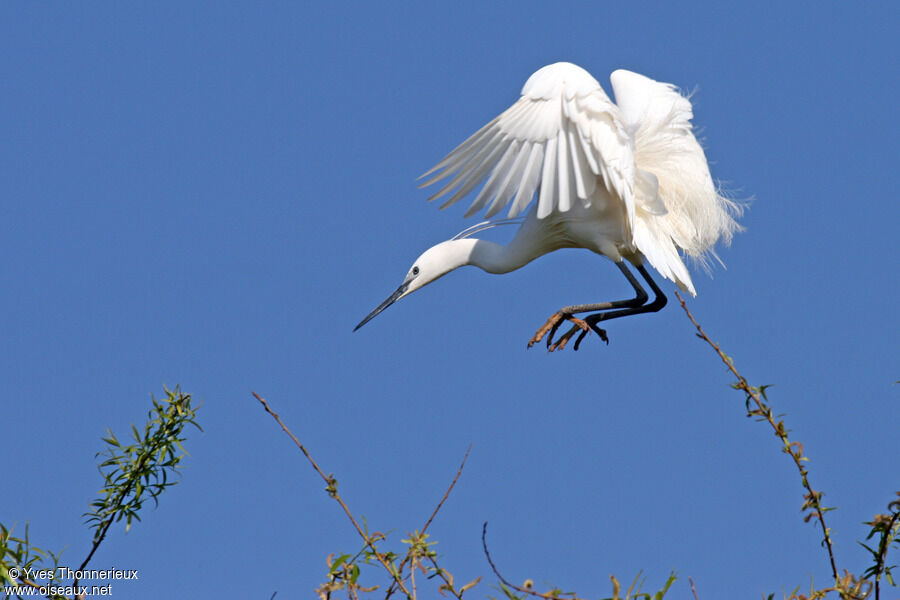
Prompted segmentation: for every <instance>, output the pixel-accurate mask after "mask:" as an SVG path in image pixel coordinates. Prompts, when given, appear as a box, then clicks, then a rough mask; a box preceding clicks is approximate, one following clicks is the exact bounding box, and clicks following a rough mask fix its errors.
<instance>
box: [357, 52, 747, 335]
mask: <svg viewBox="0 0 900 600" xmlns="http://www.w3.org/2000/svg"><path fill="white" fill-rule="evenodd" d="M610 82H611V83H612V89H613V92H614V93H615V97H616V103H613V102H612V101H611V100H610V99H609V97H608V96H607V95H606V93H604V91H603V88H602V87H601V86H600V84H599V83H598V82H597V80H596V79H594V78H593V77H592V76H591V75H590V73H588V72H587V71H585V70H584V69H582V68H581V67H578V66H576V65H573V64H571V63H565V62H561V63H556V64H552V65H548V66H546V67H543V68H542V69H540V70H539V71H537V72H536V73H534V75H532V76H531V77H530V78H529V79H528V81H526V82H525V86H524V87H523V88H522V97H521V98H520V99H519V100H518V101H517V102H516V103H515V104H513V105H512V106H511V107H510V108H508V109H507V110H506V111H505V112H503V113H502V114H500V115H499V116H498V117H496V118H495V119H494V120H492V121H491V122H490V123H488V124H487V125H485V126H484V127H482V128H481V129H480V130H478V131H477V132H476V133H475V134H474V135H472V136H471V137H470V138H469V139H467V140H466V141H464V142H463V143H462V144H460V145H459V146H458V147H457V148H456V149H455V150H453V151H452V152H450V154H448V155H447V156H446V157H445V158H444V159H443V160H441V161H440V162H439V163H438V164H437V165H435V166H434V167H433V168H432V169H431V170H429V171H428V172H426V173H425V174H424V175H422V176H421V177H420V179H421V178H427V179H426V180H425V181H424V182H423V183H422V184H421V186H420V187H425V186H429V185H432V184H435V183H438V182H444V183H443V185H442V187H440V189H438V190H437V192H435V193H434V194H433V195H432V196H431V197H430V198H429V200H435V199H438V198H445V197H446V200H445V201H444V203H443V206H441V208H444V207H447V206H450V205H451V204H454V203H456V202H457V201H459V200H460V199H462V198H463V197H465V196H466V195H467V194H469V192H471V191H473V190H474V189H475V188H476V187H477V186H478V185H479V184H480V183H482V182H484V185H483V186H482V188H481V190H480V191H479V192H478V194H477V195H476V196H475V200H474V201H473V202H472V205H471V206H470V207H469V209H468V211H467V212H466V216H470V215H473V214H475V213H477V212H479V211H481V210H483V209H486V218H488V219H489V220H487V221H484V222H483V223H479V224H477V225H475V226H473V227H470V228H469V229H467V230H465V231H463V232H461V233H460V234H458V235H456V236H455V237H454V238H453V239H451V240H448V241H445V242H441V243H440V244H437V245H436V246H433V247H431V248H429V249H428V250H426V251H425V252H424V253H423V254H422V255H421V256H420V257H419V258H417V259H416V261H415V262H414V263H413V265H412V267H410V269H409V271H408V272H407V273H406V276H405V277H404V278H403V283H401V284H400V287H398V288H397V290H396V291H395V292H394V293H393V294H391V295H390V296H389V297H388V298H387V299H386V300H385V301H384V302H382V303H381V304H380V305H379V306H378V308H376V309H375V310H373V311H372V312H371V313H370V314H369V315H368V316H367V317H366V318H365V319H363V320H362V322H360V324H359V325H357V326H356V328H355V329H354V331H356V329H359V328H360V327H362V326H363V325H365V324H366V323H368V322H369V321H370V320H371V319H372V318H374V317H375V316H376V315H377V314H379V313H380V312H381V311H383V310H384V309H385V308H387V307H388V306H390V305H391V304H393V303H394V302H396V301H397V300H399V299H400V298H403V297H404V296H407V295H409V294H411V293H412V292H414V291H416V290H418V289H420V288H422V287H423V286H425V285H427V284H429V283H431V282H432V281H435V280H436V279H438V278H439V277H442V276H443V275H446V274H447V273H449V272H450V271H452V270H454V269H457V268H459V267H462V266H464V265H475V266H476V267H479V268H480V269H482V270H484V271H487V272H488V273H508V272H510V271H513V270H515V269H518V268H520V267H522V266H524V265H526V264H528V263H529V262H531V261H532V260H534V259H536V258H538V257H539V256H543V255H544V254H547V253H548V252H553V251H554V250H558V249H560V248H586V249H588V250H591V251H592V252H595V253H597V254H600V255H603V256H606V257H607V258H609V259H610V260H612V261H613V262H614V263H615V264H616V266H617V267H618V268H619V270H620V271H621V272H622V274H623V275H624V276H625V278H626V279H628V283H629V284H630V285H631V287H632V288H633V289H634V293H635V296H634V297H633V298H628V299H625V300H613V301H608V302H596V303H588V304H573V305H571V306H564V307H562V308H560V309H559V310H558V311H556V312H554V313H553V314H552V315H551V316H550V318H549V319H547V322H546V323H545V324H544V325H542V326H541V327H540V328H539V329H538V330H537V332H536V333H535V334H534V336H532V338H531V339H530V340H529V342H528V347H531V346H533V345H534V344H535V343H538V342H540V341H541V340H542V339H543V338H544V337H545V336H546V339H547V341H546V343H547V347H548V349H549V350H550V351H553V350H561V349H562V348H564V347H565V345H566V344H567V343H568V341H569V340H570V339H571V338H572V336H573V335H574V334H576V333H579V335H578V338H577V339H576V341H575V344H574V348H575V349H576V350H577V349H578V347H579V345H580V344H581V341H582V340H583V339H584V336H585V335H587V334H588V333H589V332H591V331H594V332H595V333H596V334H597V335H599V336H600V338H601V339H602V340H604V341H605V342H607V343H608V342H609V340H608V338H607V336H606V331H605V330H603V329H601V328H600V327H598V324H599V323H601V322H603V321H608V320H610V319H616V318H619V317H624V316H628V315H635V314H640V313H646V312H655V311H658V310H660V309H661V308H662V307H663V306H665V305H666V296H665V295H664V294H663V292H662V290H661V289H660V288H659V286H658V285H657V284H656V282H654V281H653V278H651V277H650V273H649V272H648V271H647V268H646V263H650V265H652V266H653V268H654V269H656V270H657V272H659V274H660V275H662V276H663V277H665V278H666V279H670V280H672V281H673V282H675V283H676V284H677V285H678V287H679V288H681V289H682V290H684V291H686V292H689V293H690V294H691V295H696V291H695V289H694V284H693V282H692V281H691V276H690V273H688V270H687V268H686V267H685V264H684V261H683V260H682V256H681V255H682V254H686V255H688V256H691V257H694V258H696V259H699V260H700V261H701V262H703V260H704V259H705V258H706V257H707V256H709V255H712V256H715V253H714V250H713V247H714V246H715V244H716V243H717V242H719V241H722V242H725V243H728V242H730V240H731V237H732V234H733V233H734V232H735V231H736V230H738V229H739V228H740V226H739V225H738V224H737V222H736V221H735V220H734V218H733V215H735V214H737V213H738V212H739V207H738V206H737V205H736V204H734V203H733V202H731V201H730V200H728V199H726V198H724V197H723V196H722V195H721V194H720V193H719V190H718V189H717V187H716V184H715V183H714V182H713V179H712V176H711V175H710V172H709V165H708V163H707V160H706V156H705V155H704V153H703V149H702V148H701V147H700V144H699V143H698V141H697V139H696V138H695V137H694V134H693V130H692V125H691V119H692V118H693V112H692V107H691V103H690V101H689V100H688V98H686V97H685V96H682V95H681V94H680V93H679V92H678V91H677V90H676V88H675V86H673V85H671V84H668V83H661V82H658V81H654V80H653V79H650V78H649V77H645V76H643V75H639V74H637V73H632V72H630V71H625V70H618V71H615V72H613V74H612V75H611V76H610ZM448 180H449V181H448ZM485 180H486V181H485ZM504 209H507V216H506V218H501V219H495V220H490V219H491V217H494V215H496V214H497V213H499V212H500V211H501V210H504ZM510 224H516V225H519V229H518V231H517V232H516V235H515V236H514V237H513V239H512V241H511V242H510V243H509V244H507V245H505V246H504V245H500V244H496V243H494V242H489V241H486V240H479V239H475V238H473V237H472V235H474V234H475V233H478V232H480V231H483V230H485V229H489V228H492V227H496V226H500V225H510ZM629 264H630V265H631V266H632V267H633V268H634V269H635V270H637V272H638V273H639V274H640V276H641V277H642V278H643V279H644V280H645V281H646V282H647V285H648V286H649V287H650V290H651V291H652V292H653V299H652V300H651V299H650V296H649V294H648V293H647V291H646V290H645V289H644V287H643V286H642V285H641V282H640V281H639V280H638V278H637V277H635V275H634V273H632V271H631V269H630V268H629ZM584 313H588V314H587V315H586V316H584V317H583V318H579V317H576V316H575V315H578V314H584ZM564 322H569V323H571V328H570V329H569V330H568V331H567V332H566V333H565V334H564V335H563V336H562V337H560V338H559V340H558V341H556V342H553V338H554V336H555V334H556V330H557V328H558V327H559V326H560V325H561V324H562V323H564ZM548 333H549V335H548Z"/></svg>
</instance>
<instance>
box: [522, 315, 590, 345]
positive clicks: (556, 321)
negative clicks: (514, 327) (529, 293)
mask: <svg viewBox="0 0 900 600" xmlns="http://www.w3.org/2000/svg"><path fill="white" fill-rule="evenodd" d="M563 321H569V322H570V323H572V324H573V326H572V329H570V330H569V331H568V332H567V333H566V334H565V335H564V336H562V337H561V338H560V339H559V340H557V341H556V343H554V342H553V336H554V335H556V330H557V329H559V326H560V325H562V323H563ZM579 330H580V331H581V336H580V337H579V338H578V342H579V343H580V342H581V338H583V337H584V336H585V335H586V334H587V333H588V332H589V331H590V330H591V327H590V325H588V324H587V323H586V322H585V321H583V320H581V319H579V318H578V317H575V316H572V315H568V314H565V313H561V312H555V313H553V314H552V315H550V318H549V319H547V322H546V323H544V325H543V326H541V328H540V329H538V330H537V331H536V332H535V334H534V335H533V336H532V337H531V339H530V340H528V347H529V348H531V347H532V346H534V345H535V344H537V343H539V342H540V341H541V340H542V339H544V336H547V351H548V352H553V351H554V350H562V349H563V348H565V346H566V344H567V343H568V342H569V340H570V339H571V338H572V336H573V335H574V334H575V332H576V331H579ZM601 331H602V330H601ZM548 333H549V335H548ZM576 345H577V344H576Z"/></svg>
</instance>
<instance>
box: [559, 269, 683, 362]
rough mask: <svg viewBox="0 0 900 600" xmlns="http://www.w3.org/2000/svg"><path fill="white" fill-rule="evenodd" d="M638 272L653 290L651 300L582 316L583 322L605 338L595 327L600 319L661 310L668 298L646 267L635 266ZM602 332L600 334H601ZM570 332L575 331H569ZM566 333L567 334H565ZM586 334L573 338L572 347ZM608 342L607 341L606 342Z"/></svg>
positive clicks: (582, 333)
mask: <svg viewBox="0 0 900 600" xmlns="http://www.w3.org/2000/svg"><path fill="white" fill-rule="evenodd" d="M636 268H637V270H638V272H639V273H640V274H641V275H642V276H643V277H644V279H646V280H647V283H648V284H649V285H650V289H651V290H653V294H654V298H653V301H652V302H650V303H649V304H644V305H643V306H634V307H630V308H625V309H622V310H612V311H608V312H600V313H596V314H592V315H588V316H587V317H585V318H584V321H585V323H587V324H588V326H589V327H590V328H591V329H592V330H593V331H594V332H596V333H597V335H599V336H600V337H601V338H603V339H606V332H605V331H604V330H603V329H600V328H599V327H597V323H599V322H601V321H609V320H610V319H618V318H619V317H628V316H631V315H639V314H641V313H648V312H657V311H659V310H662V308H663V307H664V306H665V305H666V304H667V303H668V301H669V300H668V299H667V298H666V295H665V294H664V293H663V291H662V290H661V289H659V286H658V285H656V282H655V281H653V278H652V277H650V273H648V272H647V269H646V268H645V267H644V265H640V266H638V267H636ZM601 332H602V334H601ZM570 333H573V334H574V333H575V332H574V331H571V332H570ZM567 335H568V334H567ZM585 335H587V331H585V330H582V332H581V335H579V336H578V339H577V340H575V346H574V349H575V350H578V346H580V345H581V340H583V339H584V336H585ZM607 343H609V342H607Z"/></svg>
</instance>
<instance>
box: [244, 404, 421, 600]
mask: <svg viewBox="0 0 900 600" xmlns="http://www.w3.org/2000/svg"><path fill="white" fill-rule="evenodd" d="M253 397H254V398H256V399H257V400H258V401H259V403H260V404H262V406H263V408H264V409H265V410H266V412H267V413H269V414H270V415H271V416H272V418H273V419H275V421H276V422H277V423H278V424H279V425H281V429H282V430H284V432H285V433H286V434H287V435H288V437H290V438H291V439H292V440H293V441H294V444H295V445H296V446H297V447H298V448H300V451H301V452H302V453H303V456H305V457H306V460H308V461H309V464H311V465H312V466H313V469H315V470H316V473H318V474H319V476H320V477H321V478H322V479H323V480H324V481H325V484H326V488H325V489H326V491H327V492H328V495H329V496H331V497H332V498H334V499H335V501H336V502H337V503H338V504H340V505H341V508H343V509H344V512H345V513H346V514H347V518H349V519H350V522H351V523H353V527H355V528H356V532H357V533H358V534H359V537H361V538H362V539H363V541H364V542H365V543H366V545H367V546H368V547H369V548H371V549H372V554H373V555H374V556H375V558H377V559H378V562H380V563H381V564H382V566H383V567H384V568H385V570H386V571H387V572H388V573H390V574H391V577H392V578H393V579H394V582H393V583H394V584H396V585H397V587H399V588H400V590H402V591H403V593H404V594H406V595H407V596H408V597H412V596H411V594H410V592H409V590H407V589H406V586H405V585H403V580H402V578H401V577H400V570H399V569H398V570H397V572H396V573H395V572H394V570H393V569H392V568H391V567H392V565H391V563H390V562H389V561H388V560H387V558H385V556H384V555H383V554H382V553H381V552H379V551H378V549H377V548H376V547H375V542H374V540H373V539H372V538H373V537H375V536H369V535H367V534H366V533H365V531H363V528H362V527H360V525H359V522H358V521H357V520H356V518H355V517H354V516H353V513H352V512H350V509H349V508H348V507H347V503H346V502H344V499H343V498H341V496H340V494H338V491H337V479H335V477H334V476H333V475H326V474H325V472H324V471H323V470H322V469H321V468H320V467H319V465H318V464H317V463H316V461H315V460H313V457H312V456H311V455H310V453H309V452H308V451H307V449H306V448H305V447H304V446H303V444H301V443H300V440H298V439H297V436H295V435H294V434H293V433H292V432H291V430H290V429H288V426H287V425H285V424H284V421H282V420H281V417H279V416H278V413H276V412H275V411H274V410H272V409H271V408H270V407H269V403H268V402H266V400H265V398H263V397H262V396H260V395H259V394H257V393H256V392H253Z"/></svg>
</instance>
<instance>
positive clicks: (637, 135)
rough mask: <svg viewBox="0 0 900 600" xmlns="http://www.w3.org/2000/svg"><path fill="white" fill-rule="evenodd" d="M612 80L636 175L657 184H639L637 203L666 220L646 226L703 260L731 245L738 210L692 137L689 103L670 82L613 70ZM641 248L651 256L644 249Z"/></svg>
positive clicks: (652, 221) (736, 228) (651, 220)
mask: <svg viewBox="0 0 900 600" xmlns="http://www.w3.org/2000/svg"><path fill="white" fill-rule="evenodd" d="M609 79H610V82H611V83H612V87H613V91H614V92H615V94H616V103H617V104H618V106H619V108H620V109H621V111H622V113H621V114H622V117H623V119H624V120H625V122H626V123H627V125H628V128H629V131H632V132H633V135H634V161H635V166H636V168H637V171H636V174H635V176H636V178H637V179H638V180H641V179H642V178H644V179H649V178H652V179H653V180H654V181H655V183H654V185H653V186H648V185H644V186H642V185H640V184H638V185H636V190H637V191H636V204H637V206H638V207H639V209H640V208H641V207H645V209H646V210H647V212H649V213H651V214H654V213H653V210H652V207H654V206H655V207H657V208H662V210H663V211H664V212H663V213H662V214H664V215H665V216H664V217H662V218H658V219H645V221H646V225H647V226H648V227H650V228H652V229H654V230H655V231H654V237H658V238H662V237H667V238H670V239H671V241H672V242H674V244H675V245H676V246H677V247H678V248H680V249H681V250H683V251H684V252H685V253H687V254H688V255H690V256H693V257H696V258H699V259H701V260H702V259H703V255H704V253H709V252H712V247H713V246H714V245H715V244H716V242H718V241H719V240H722V241H724V242H725V243H726V244H727V243H728V242H730V241H731V237H732V234H733V233H734V232H735V231H738V230H739V229H740V226H739V225H738V224H737V222H736V221H735V220H734V218H733V215H734V214H738V213H740V207H739V206H738V205H736V204H735V203H734V202H732V201H730V200H728V199H727V198H724V197H723V196H722V195H721V194H720V193H719V190H718V189H717V187H716V185H715V182H714V181H713V178H712V175H711V174H710V172H709V164H708V162H707V160H706V155H705V154H704V152H703V148H702V147H701V146H700V143H699V142H698V141H697V138H696V137H694V133H693V125H692V124H691V119H692V118H693V116H694V113H693V109H692V107H691V102H690V100H688V99H687V98H685V97H684V96H682V95H681V94H679V93H678V91H677V89H676V88H675V86H673V85H671V84H668V83H661V82H659V81H654V80H653V79H650V78H649V77H645V76H643V75H639V74H637V73H632V72H631V71H625V70H618V71H614V72H613V74H612V75H610V78H609ZM642 190H645V193H642ZM636 241H637V240H636ZM638 248H639V249H640V250H641V251H642V252H644V254H646V255H648V258H649V253H648V252H647V251H646V250H645V249H644V248H641V247H640V246H638ZM651 262H652V261H651ZM653 266H654V267H656V266H657V265H656V264H655V263H654V265H653ZM657 269H659V267H657Z"/></svg>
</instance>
